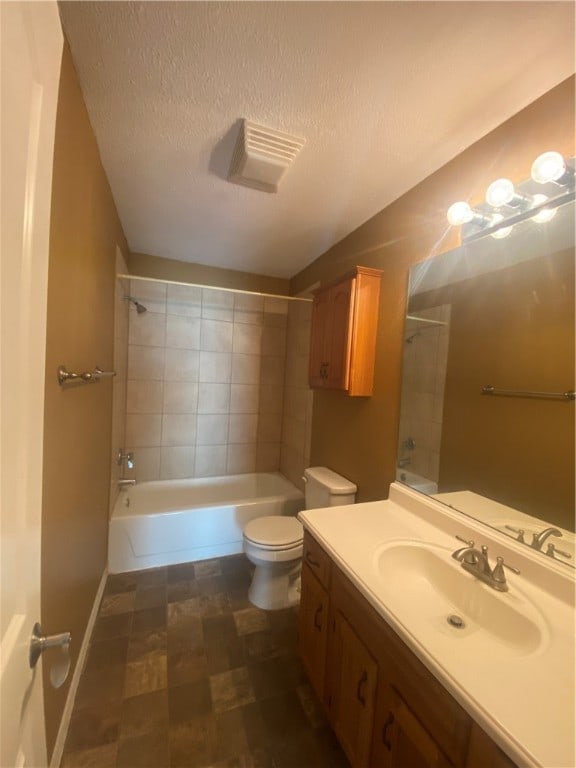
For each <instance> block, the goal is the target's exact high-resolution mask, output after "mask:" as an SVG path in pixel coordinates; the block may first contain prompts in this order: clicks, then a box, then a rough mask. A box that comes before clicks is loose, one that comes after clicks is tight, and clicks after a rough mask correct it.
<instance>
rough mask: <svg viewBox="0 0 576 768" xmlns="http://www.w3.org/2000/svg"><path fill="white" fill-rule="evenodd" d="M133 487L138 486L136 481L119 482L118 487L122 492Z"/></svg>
mask: <svg viewBox="0 0 576 768" xmlns="http://www.w3.org/2000/svg"><path fill="white" fill-rule="evenodd" d="M131 485H136V480H118V487H119V488H120V490H122V488H130V486H131Z"/></svg>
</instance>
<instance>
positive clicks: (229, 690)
mask: <svg viewBox="0 0 576 768" xmlns="http://www.w3.org/2000/svg"><path fill="white" fill-rule="evenodd" d="M250 568H251V566H250V564H249V563H248V561H247V560H246V558H245V557H244V556H243V555H238V556H234V557H226V558H221V559H218V560H204V561H200V562H195V563H189V564H185V565H175V566H170V567H168V568H157V569H154V570H148V571H140V572H137V573H128V574H119V575H115V576H110V577H109V578H108V581H107V583H106V589H105V593H104V597H103V599H102V604H101V606H100V612H99V614H98V618H97V621H96V624H95V627H94V633H93V636H92V640H91V644H90V648H89V652H88V657H87V660H86V666H85V669H84V671H83V673H82V677H81V680H80V685H79V688H78V693H77V696H76V702H75V705H74V711H73V713H72V719H71V721H70V728H69V731H68V738H67V741H66V745H65V749H64V757H63V760H62V764H61V765H62V768H140V767H141V766H142V767H143V766H150V767H151V768H168V767H174V768H204V767H205V766H206V767H208V766H211V767H212V768H316V767H318V768H324V767H325V768H340V767H342V768H345V767H346V766H347V765H348V763H347V761H346V758H345V757H344V755H343V753H342V751H341V749H340V747H339V746H338V743H337V742H336V739H335V738H334V736H333V734H332V732H331V731H330V729H329V727H328V725H327V724H326V721H325V718H324V716H323V714H322V712H321V710H320V706H319V703H318V701H317V699H316V697H315V695H314V693H313V692H312V689H311V688H310V685H309V683H308V682H307V679H306V676H305V674H304V671H303V669H302V666H301V664H300V660H299V658H298V653H297V647H296V644H297V640H296V630H297V611H296V610H294V609H287V610H282V611H261V610H259V609H258V608H255V607H254V606H252V605H251V604H250V603H249V602H248V598H247V592H248V586H249V584H250V575H251V571H250Z"/></svg>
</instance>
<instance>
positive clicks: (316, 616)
mask: <svg viewBox="0 0 576 768" xmlns="http://www.w3.org/2000/svg"><path fill="white" fill-rule="evenodd" d="M323 608H324V606H323V605H319V606H318V608H316V611H315V612H314V626H315V627H316V629H317V630H319V631H320V630H321V629H322V621H321V620H320V617H321V616H322V609H323Z"/></svg>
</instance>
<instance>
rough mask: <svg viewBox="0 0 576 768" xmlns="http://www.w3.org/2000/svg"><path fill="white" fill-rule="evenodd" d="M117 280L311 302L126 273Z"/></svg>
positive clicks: (294, 297) (119, 274) (298, 298)
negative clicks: (141, 281) (143, 281)
mask: <svg viewBox="0 0 576 768" xmlns="http://www.w3.org/2000/svg"><path fill="white" fill-rule="evenodd" d="M116 277H117V278H122V279H125V280H145V281H147V282H149V283H164V284H165V285H185V286H187V287H188V288H207V289H208V290H212V291H227V292H228V293H246V294H249V295H250V296H267V297H268V298H270V299H287V300H288V301H309V302H311V301H312V299H311V298H307V297H305V296H286V294H283V293H265V292H263V291H246V290H244V289H243V288H224V287H221V286H219V285H203V284H202V283H184V282H182V281H180V280H163V279H162V278H160V277H142V275H127V274H125V273H124V272H119V273H117V274H116Z"/></svg>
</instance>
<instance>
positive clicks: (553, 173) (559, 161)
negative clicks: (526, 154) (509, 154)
mask: <svg viewBox="0 0 576 768" xmlns="http://www.w3.org/2000/svg"><path fill="white" fill-rule="evenodd" d="M566 170H567V169H566V161H565V160H564V158H563V157H562V155H561V154H560V152H544V153H543V154H542V155H539V156H538V157H537V158H536V160H534V162H533V163H532V170H531V172H530V175H531V176H532V178H533V179H534V181H536V182H537V183H538V184H547V183H548V182H549V181H558V179H561V178H562V176H564V175H565V173H566Z"/></svg>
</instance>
